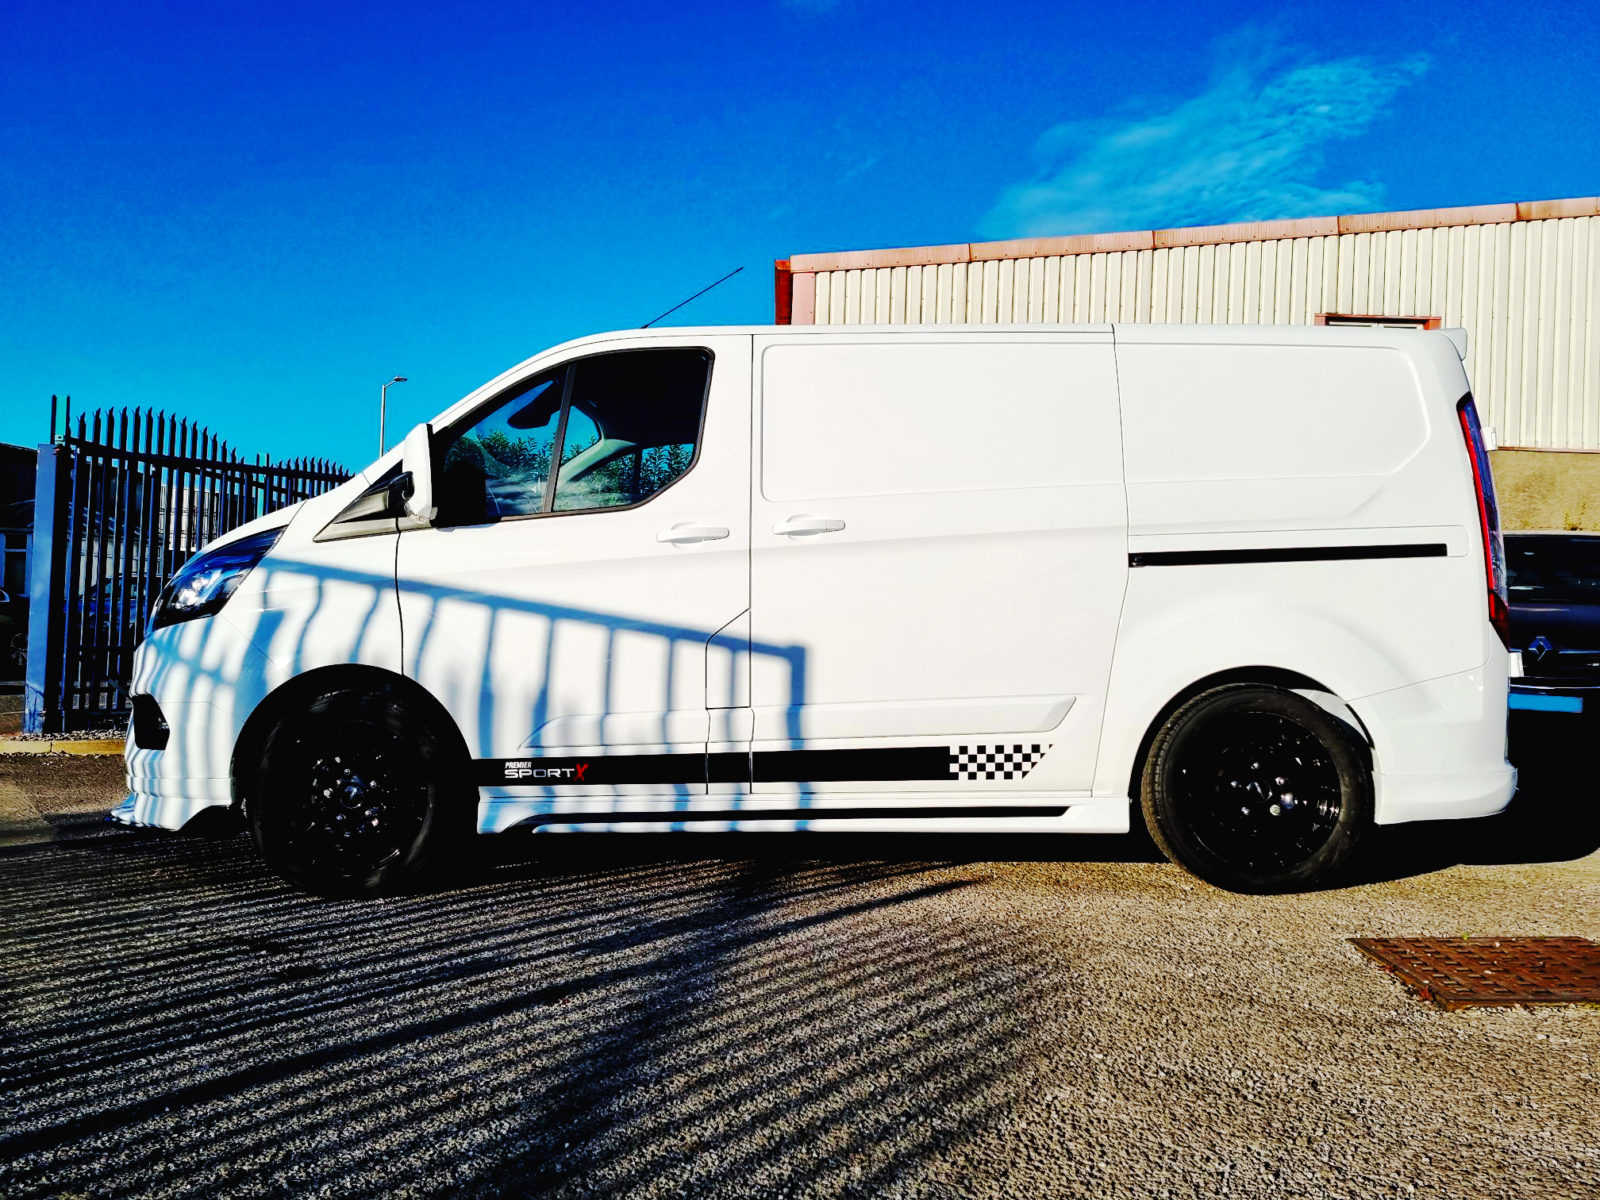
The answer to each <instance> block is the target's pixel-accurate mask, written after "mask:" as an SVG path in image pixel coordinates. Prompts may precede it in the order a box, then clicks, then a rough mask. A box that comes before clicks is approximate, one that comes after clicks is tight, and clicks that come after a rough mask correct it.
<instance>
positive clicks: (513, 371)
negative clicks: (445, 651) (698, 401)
mask: <svg viewBox="0 0 1600 1200" xmlns="http://www.w3.org/2000/svg"><path fill="white" fill-rule="evenodd" d="M930 334H934V335H937V336H938V338H939V339H940V340H958V339H967V338H971V339H974V340H981V339H984V338H993V337H994V336H995V335H997V334H1024V335H1028V336H1031V337H1039V336H1041V335H1049V334H1064V335H1072V336H1077V337H1085V338H1093V339H1095V340H1105V341H1113V340H1114V341H1116V342H1118V343H1122V344H1125V345H1161V344H1163V343H1165V344H1171V345H1187V346H1193V345H1208V344H1214V345H1232V346H1249V345H1260V346H1319V345H1320V346H1327V345H1330V344H1331V345H1346V346H1368V347H1382V348H1388V349H1395V350H1399V351H1401V352H1402V353H1404V354H1406V355H1407V356H1408V357H1411V358H1412V359H1413V360H1414V361H1419V362H1420V361H1426V360H1429V359H1431V360H1433V361H1434V363H1436V364H1439V363H1441V362H1442V361H1443V360H1444V359H1445V357H1446V356H1447V357H1448V361H1449V362H1450V363H1453V364H1455V365H1456V366H1457V367H1459V355H1458V354H1457V351H1456V347H1455V346H1454V344H1453V343H1452V342H1451V341H1450V340H1449V339H1448V338H1447V337H1446V336H1445V335H1444V334H1443V333H1442V332H1439V331H1435V330H1419V329H1392V328H1390V329H1382V328H1378V327H1375V326H1360V325H1345V326H1328V325H1197V324H1196V325H1191V324H1178V323H1172V324H1166V323H1160V324H1157V323H1132V322H1129V323H1122V322H1118V323H1114V324H1102V325H1043V324H1010V325H1000V324H993V325H991V324H970V325H968V324H962V325H955V324H951V325H667V326H656V327H654V328H651V329H613V330H608V331H606V332H603V333H592V334H589V335H587V336H585V337H581V338H574V339H572V340H571V341H568V342H562V343H560V344H559V345H555V346H551V347H549V348H548V349H545V350H541V351H539V353H537V354H535V355H534V356H533V357H531V358H527V359H524V360H523V361H522V362H520V363H518V364H517V365H516V366H514V367H511V368H510V369H508V370H505V371H502V372H501V373H500V374H499V375H496V376H495V377H494V378H493V379H490V380H489V381H488V382H486V383H484V384H483V385H482V386H481V387H478V388H475V389H474V390H473V391H472V392H470V393H469V394H468V395H466V396H463V397H462V398H461V399H460V400H458V401H457V402H456V403H454V404H452V405H450V406H449V407H448V408H447V409H445V411H444V412H442V413H440V414H439V415H438V416H437V417H435V418H434V420H435V421H447V420H451V419H453V418H454V417H455V416H456V415H457V414H458V413H460V412H462V411H465V410H466V409H467V408H469V407H470V406H472V405H475V404H478V403H480V402H482V401H483V400H485V399H486V398H488V397H489V396H491V395H493V394H494V393H495V392H497V391H499V390H500V389H502V388H504V387H506V386H507V385H508V384H510V383H512V382H514V381H515V380H517V379H519V378H521V377H523V376H524V375H526V374H528V373H529V372H531V371H533V370H536V369H538V367H539V366H540V365H541V364H543V363H544V362H545V361H546V360H548V359H552V358H559V357H565V356H567V355H569V354H571V353H572V352H573V351H575V350H581V349H585V348H587V347H601V346H605V345H607V344H609V343H613V342H621V341H628V342H639V341H653V340H655V339H663V340H665V339H669V338H671V339H682V338H694V337H697V336H699V337H727V336H729V335H733V336H738V335H747V336H759V337H777V338H825V339H829V340H833V341H837V340H840V339H847V338H854V337H860V336H863V335H870V336H872V337H876V338H923V339H925V338H927V337H928V336H929V335H930ZM380 461H383V460H380Z"/></svg>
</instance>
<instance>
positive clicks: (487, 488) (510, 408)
mask: <svg viewBox="0 0 1600 1200" xmlns="http://www.w3.org/2000/svg"><path fill="white" fill-rule="evenodd" d="M566 374H567V368H566V367H560V368H558V369H557V370H555V371H552V372H550V373H549V374H546V375H539V376H536V377H535V378H533V379H530V380H526V381H524V383H523V384H522V385H520V386H519V387H517V388H516V389H515V390H514V391H513V392H512V393H511V394H510V395H508V396H506V397H504V398H503V399H502V400H501V401H500V403H498V404H496V405H495V407H494V408H493V410H491V411H490V412H489V413H487V414H486V415H484V416H481V417H479V418H478V420H476V421H474V422H473V423H472V424H471V425H465V426H459V427H457V428H455V429H451V430H448V431H446V432H445V433H444V434H443V435H442V436H441V437H440V438H439V440H438V441H437V442H436V443H435V445H434V448H433V454H434V461H435V462H437V463H438V464H439V466H438V468H437V470H436V475H437V478H436V480H435V494H436V496H437V503H438V506H439V516H438V518H437V522H438V524H440V525H482V524H486V523H488V522H490V521H498V520H501V519H503V518H505V517H523V516H528V515H530V514H533V513H539V512H543V511H544V510H545V491H546V484H547V483H548V482H549V479H550V459H551V450H552V448H553V447H554V446H555V441H556V436H557V434H558V433H559V430H560V416H561V393H562V384H563V380H564V379H565V378H566Z"/></svg>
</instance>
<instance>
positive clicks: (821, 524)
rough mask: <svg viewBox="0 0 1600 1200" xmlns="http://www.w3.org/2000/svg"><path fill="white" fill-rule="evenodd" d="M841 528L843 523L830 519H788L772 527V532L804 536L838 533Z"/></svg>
mask: <svg viewBox="0 0 1600 1200" xmlns="http://www.w3.org/2000/svg"><path fill="white" fill-rule="evenodd" d="M843 528H844V522H843V521H836V520H834V519H833V518H831V517H790V518H789V519H788V520H787V521H779V522H778V523H777V524H776V525H774V526H773V527H772V532H773V533H788V534H796V535H804V534H810V533H838V532H839V530H841V529H843Z"/></svg>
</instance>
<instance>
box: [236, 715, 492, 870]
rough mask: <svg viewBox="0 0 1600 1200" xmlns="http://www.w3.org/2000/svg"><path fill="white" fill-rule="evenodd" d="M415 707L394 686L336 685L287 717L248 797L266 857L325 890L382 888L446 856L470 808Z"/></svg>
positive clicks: (252, 821)
mask: <svg viewBox="0 0 1600 1200" xmlns="http://www.w3.org/2000/svg"><path fill="white" fill-rule="evenodd" d="M415 707H416V706H415V705H413V704H408V703H407V702H406V700H405V699H404V698H403V697H402V696H400V695H398V694H396V693H394V692H391V691H389V690H386V689H378V690H362V689H355V688H337V689H330V690H329V691H326V692H323V693H321V694H319V695H317V696H315V697H313V698H312V700H311V701H310V703H309V704H307V705H306V706H305V707H304V708H303V709H302V710H300V711H299V712H296V713H294V714H292V715H290V716H288V717H286V718H285V719H283V720H282V721H281V722H279V724H278V725H277V727H276V728H275V729H273V731H272V732H271V734H270V735H269V736H268V738H267V742H266V746H265V750H264V753H263V755H262V763H261V771H260V775H259V776H258V778H257V780H256V782H255V785H254V786H253V787H252V788H251V789H250V791H249V794H248V796H247V799H246V801H245V816H246V818H247V821H248V824H249V826H250V831H251V833H252V834H253V835H254V836H255V840H256V844H257V845H258V846H259V847H260V848H261V854H262V857H264V858H265V859H266V860H267V865H268V866H270V867H271V868H272V869H273V870H274V871H276V872H277V873H278V874H279V875H281V876H282V877H283V878H284V879H286V880H288V881H289V882H290V883H293V884H295V885H296V886H297V887H301V888H304V889H305V890H306V891H309V892H315V893H317V894H319V895H324V896H373V895H380V894H383V893H387V892H392V891H395V890H397V889H399V888H401V887H403V886H404V885H405V884H407V883H409V882H412V881H414V880H415V879H416V878H417V877H418V876H419V875H421V874H422V873H423V871H424V870H425V868H426V867H428V866H430V865H431V864H432V863H433V862H434V861H436V860H437V858H438V857H439V852H440V851H441V850H443V849H444V847H445V845H446V844H447V843H449V842H451V841H453V840H454V835H457V834H459V833H460V832H462V829H461V828H458V826H463V825H464V824H465V821H466V818H467V814H468V806H467V805H465V804H464V803H461V802H460V801H459V798H458V797H457V796H455V795H454V792H453V789H452V788H451V787H450V786H449V781H448V780H447V778H446V776H448V775H449V774H450V773H451V772H450V771H449V770H448V768H449V765H450V763H449V755H448V752H447V749H446V746H445V744H444V742H443V740H442V739H441V738H440V737H439V735H438V733H437V732H436V731H435V729H434V728H433V727H432V726H431V724H430V723H429V722H428V721H426V720H424V719H422V718H421V716H420V714H418V713H417V712H416V711H415Z"/></svg>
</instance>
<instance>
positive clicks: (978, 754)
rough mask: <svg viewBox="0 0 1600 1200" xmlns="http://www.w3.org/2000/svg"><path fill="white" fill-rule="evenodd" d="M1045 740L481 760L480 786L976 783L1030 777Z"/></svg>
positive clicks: (475, 769) (476, 778) (476, 768)
mask: <svg viewBox="0 0 1600 1200" xmlns="http://www.w3.org/2000/svg"><path fill="white" fill-rule="evenodd" d="M1049 749H1050V747H1049V745H1048V744H1046V743H1038V742H1033V743H1028V744H1017V743H1005V744H982V745H980V744H977V743H969V744H966V745H957V746H951V745H945V746H890V747H884V748H882V749H871V750H762V751H758V752H756V753H753V754H740V753H727V752H719V753H716V754H692V753H691V754H607V755H599V756H596V757H594V758H572V757H562V756H550V757H541V756H539V755H536V754H530V755H529V756H528V757H527V758H481V759H478V760H476V761H475V762H474V763H473V764H472V780H473V782H474V783H475V784H477V785H478V786H479V787H507V786H509V787H568V786H577V785H584V784H601V785H609V784H641V783H644V784H691V785H692V784H704V783H706V782H707V781H710V782H711V783H750V782H755V783H839V782H850V781H855V780H862V781H865V780H871V781H873V782H879V783H881V782H885V781H895V780H905V781H916V780H921V781H933V780H943V781H944V782H946V783H950V782H974V781H979V780H991V779H992V780H997V781H1002V782H1003V781H1005V780H1021V779H1026V778H1027V777H1028V775H1029V774H1030V773H1031V772H1032V771H1033V769H1034V768H1035V767H1037V766H1038V765H1039V762H1040V760H1042V759H1043V758H1044V756H1045V754H1047V753H1048V752H1049Z"/></svg>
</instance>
